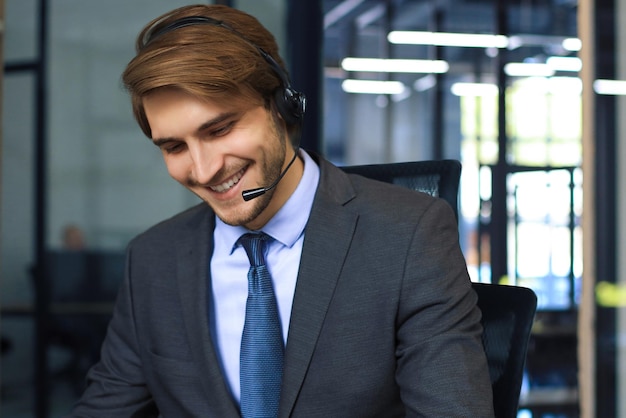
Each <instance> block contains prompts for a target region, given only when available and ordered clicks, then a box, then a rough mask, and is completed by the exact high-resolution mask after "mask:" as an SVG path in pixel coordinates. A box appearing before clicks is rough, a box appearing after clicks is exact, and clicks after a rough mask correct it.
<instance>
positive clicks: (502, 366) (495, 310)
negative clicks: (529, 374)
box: [472, 283, 537, 418]
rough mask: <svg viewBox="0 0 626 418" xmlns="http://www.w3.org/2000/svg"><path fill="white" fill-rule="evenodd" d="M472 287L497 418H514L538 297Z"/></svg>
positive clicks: (505, 288) (490, 286) (487, 286)
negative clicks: (480, 315)
mask: <svg viewBox="0 0 626 418" xmlns="http://www.w3.org/2000/svg"><path fill="white" fill-rule="evenodd" d="M472 287H473V289H474V290H475V291H476V294H477V295H478V307H479V308H480V310H481V311H482V313H483V317H482V320H481V322H482V325H483V346H484V347H485V353H486V354H487V362H488V363H489V375H490V377H491V387H492V390H493V404H494V409H495V413H496V418H515V417H516V416H517V409H518V405H519V397H520V390H521V387H522V380H523V374H524V365H525V363H526V352H527V350H528V340H529V338H530V332H531V329H532V325H533V321H534V318H535V311H536V309H537V296H536V295H535V293H534V292H533V291H532V290H530V289H528V288H525V287H519V286H505V285H496V284H486V283H472Z"/></svg>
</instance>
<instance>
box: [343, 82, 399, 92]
mask: <svg viewBox="0 0 626 418" xmlns="http://www.w3.org/2000/svg"><path fill="white" fill-rule="evenodd" d="M341 88H342V89H343V91H345V92H346V93H364V94H402V93H403V92H404V89H405V88H406V87H405V86H404V84H403V83H401V82H399V81H377V80H352V79H348V80H344V81H343V83H341Z"/></svg>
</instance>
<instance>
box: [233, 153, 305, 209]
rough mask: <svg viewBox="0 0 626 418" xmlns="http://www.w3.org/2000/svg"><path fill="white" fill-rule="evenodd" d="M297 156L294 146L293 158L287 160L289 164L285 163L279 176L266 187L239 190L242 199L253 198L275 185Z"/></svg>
mask: <svg viewBox="0 0 626 418" xmlns="http://www.w3.org/2000/svg"><path fill="white" fill-rule="evenodd" d="M297 156H298V148H296V150H295V152H294V153H293V158H292V159H291V161H289V164H287V167H286V168H285V169H284V170H283V172H282V173H280V176H278V178H277V179H276V180H275V181H274V183H272V184H270V185H269V186H267V187H259V188H256V189H250V190H244V191H243V192H241V196H242V197H243V200H245V201H246V202H247V201H249V200H252V199H255V198H257V197H259V196H261V195H264V194H265V193H266V192H269V191H270V190H272V189H273V188H274V187H276V185H277V184H278V182H279V181H281V180H282V178H283V177H284V176H285V174H287V171H288V170H289V168H290V167H291V165H292V164H293V162H294V161H296V157H297Z"/></svg>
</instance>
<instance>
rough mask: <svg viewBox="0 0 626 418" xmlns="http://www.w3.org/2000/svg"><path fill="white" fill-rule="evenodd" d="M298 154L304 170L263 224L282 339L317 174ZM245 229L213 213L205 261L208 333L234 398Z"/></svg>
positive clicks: (244, 296)
mask: <svg viewBox="0 0 626 418" xmlns="http://www.w3.org/2000/svg"><path fill="white" fill-rule="evenodd" d="M300 157H301V158H302V159H303V161H304V174H303V176H302V179H300V183H299V184H298V187H297V188H296V190H295V191H294V193H293V194H292V195H291V197H290V198H289V200H287V202H286V203H285V204H284V205H283V207H282V208H280V210H279V211H278V212H277V213H276V215H274V217H273V218H272V219H271V220H270V221H269V222H268V223H267V224H266V225H265V226H264V227H263V229H262V230H263V232H265V233H266V234H268V235H270V236H272V237H273V238H274V240H272V241H270V245H269V248H268V252H267V254H266V258H265V260H266V263H267V267H268V269H269V271H270V274H271V275H272V282H273V284H274V292H275V294H276V300H277V303H278V313H279V315H280V320H281V326H282V332H283V340H284V342H285V344H286V343H287V332H288V330H289V320H290V317H291V305H292V303H293V296H294V293H295V289H296V279H297V276H298V267H299V265H300V256H301V253H302V244H303V242H304V227H305V226H306V223H307V221H308V219H309V214H310V213H311V207H312V205H313V198H314V196H315V191H316V190H317V185H318V182H319V176H320V172H319V167H318V166H317V164H316V163H315V161H313V159H312V158H311V157H310V156H309V155H308V154H307V153H306V152H305V151H304V150H300ZM246 232H249V231H248V230H247V229H246V228H244V227H241V226H230V225H227V224H225V223H224V222H222V221H221V220H220V219H219V218H216V225H215V231H214V233H213V238H214V242H215V248H214V252H213V255H212V257H211V266H210V268H211V280H212V281H211V297H212V312H211V313H212V314H213V315H212V316H210V317H211V319H212V320H211V321H210V326H211V336H212V338H213V341H214V343H215V346H216V348H217V351H218V357H219V360H220V364H221V366H222V371H223V373H224V376H225V377H226V380H227V384H228V386H229V387H230V389H231V392H232V394H233V397H234V398H235V400H236V401H237V402H239V399H240V387H239V352H240V346H241V334H242V332H243V323H244V319H245V312H246V299H247V297H248V269H249V267H250V263H249V261H248V257H247V256H246V252H245V250H244V249H243V247H241V246H237V245H236V243H237V240H238V239H239V237H240V236H241V235H242V234H244V233H246Z"/></svg>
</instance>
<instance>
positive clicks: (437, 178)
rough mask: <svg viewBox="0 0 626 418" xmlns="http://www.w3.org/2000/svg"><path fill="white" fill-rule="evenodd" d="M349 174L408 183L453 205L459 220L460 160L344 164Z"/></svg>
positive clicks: (410, 187) (414, 188) (389, 181)
mask: <svg viewBox="0 0 626 418" xmlns="http://www.w3.org/2000/svg"><path fill="white" fill-rule="evenodd" d="M341 168H342V170H344V171H345V172H347V173H353V174H360V175H362V176H364V177H368V178H371V179H375V180H380V181H384V182H386V183H393V184H397V185H399V186H405V187H408V188H409V189H413V190H417V191H420V192H424V193H428V194H429V195H431V196H436V197H441V198H442V199H444V200H445V201H446V202H448V203H449V204H450V206H452V209H454V215H455V216H456V218H457V220H458V219H459V215H458V195H459V181H460V179H461V163H460V162H459V161H457V160H429V161H410V162H404V163H389V164H368V165H353V166H346V167H341Z"/></svg>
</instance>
